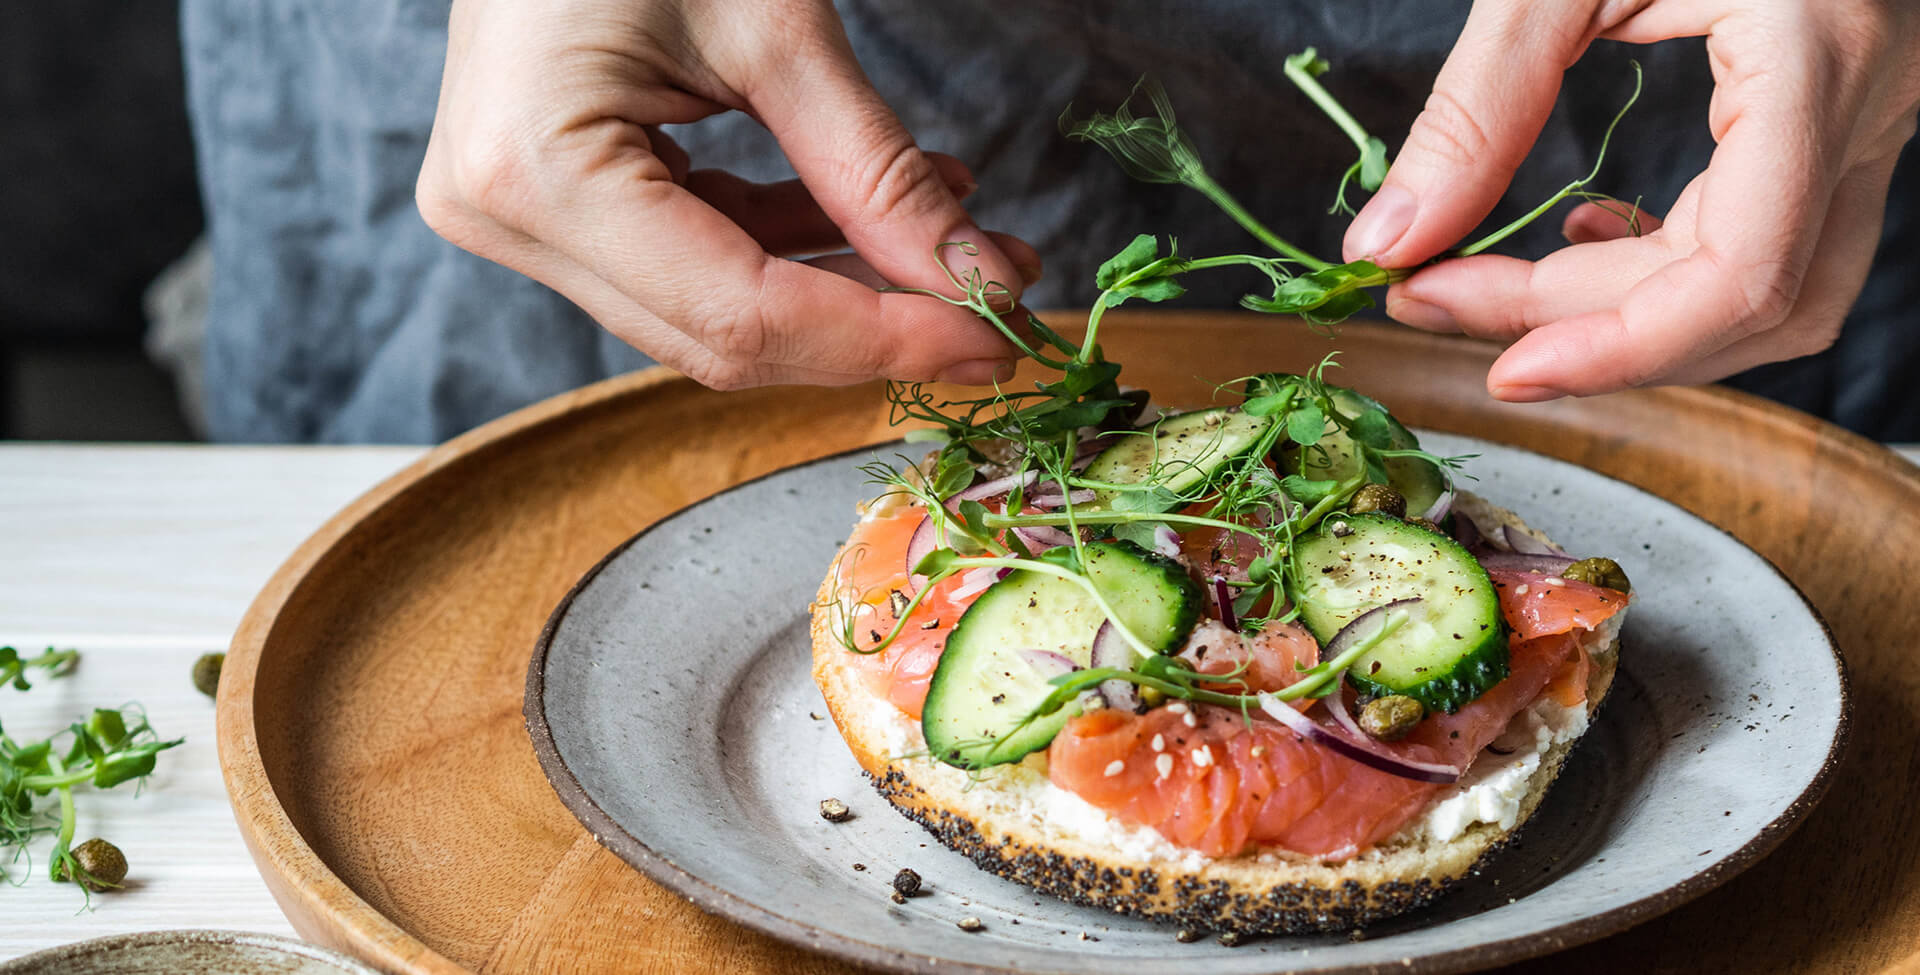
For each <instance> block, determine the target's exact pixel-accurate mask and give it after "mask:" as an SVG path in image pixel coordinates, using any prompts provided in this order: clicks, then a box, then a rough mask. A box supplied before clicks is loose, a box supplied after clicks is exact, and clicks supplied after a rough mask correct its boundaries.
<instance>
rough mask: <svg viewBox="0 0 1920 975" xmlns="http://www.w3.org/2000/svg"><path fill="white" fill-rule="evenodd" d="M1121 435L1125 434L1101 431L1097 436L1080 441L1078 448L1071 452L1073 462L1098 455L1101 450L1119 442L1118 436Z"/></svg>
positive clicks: (1086, 459) (1079, 461)
mask: <svg viewBox="0 0 1920 975" xmlns="http://www.w3.org/2000/svg"><path fill="white" fill-rule="evenodd" d="M1123 436H1126V434H1122V433H1103V434H1101V435H1099V436H1097V437H1093V438H1091V439H1088V440H1082V441H1080V446H1079V448H1078V449H1077V450H1075V451H1074V453H1073V462H1074V463H1076V464H1079V463H1083V462H1085V461H1090V460H1092V459H1094V458H1095V457H1098V456H1100V454H1101V452H1102V451H1104V450H1106V449H1107V448H1108V447H1111V446H1113V445H1114V444H1116V443H1119V442H1120V438H1121V437H1123Z"/></svg>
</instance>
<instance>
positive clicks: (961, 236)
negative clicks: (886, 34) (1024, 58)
mask: <svg viewBox="0 0 1920 975" xmlns="http://www.w3.org/2000/svg"><path fill="white" fill-rule="evenodd" d="M816 26H817V29H818V36H817V38H816V39H815V41H814V42H813V43H796V44H793V45H790V46H788V47H785V48H783V49H781V51H780V52H779V53H778V55H777V56H775V57H772V58H767V59H763V61H766V62H771V63H762V64H758V65H754V66H752V70H750V71H748V72H747V73H746V76H747V77H748V78H749V79H750V80H749V81H748V83H746V84H744V85H742V86H741V87H742V93H743V94H745V95H746V96H747V98H748V100H749V101H751V102H752V103H753V105H754V108H755V110H756V111H757V112H758V114H759V115H760V117H761V119H762V120H763V121H764V122H765V123H766V126H767V128H768V129H769V130H770V131H772V133H773V134H774V136H775V137H776V138H778V139H779V140H780V146H781V148H782V150H784V151H785V152H786V154H787V158H788V159H789V160H790V161H791V162H792V163H793V167H794V170H795V171H796V172H798V173H799V174H800V178H801V179H802V180H804V181H805V182H806V184H807V187H808V188H809V189H810V190H812V191H813V196H814V199H816V200H817V201H819V204H820V206H821V208H822V209H823V210H824V211H825V212H826V214H827V215H828V216H829V217H830V218H832V220H833V222H834V223H835V224H837V225H838V226H839V227H840V228H841V230H842V231H844V232H845V234H846V239H847V242H848V243H850V244H852V245H853V248H854V250H856V251H858V252H859V253H860V256H862V257H864V258H866V260H867V263H869V264H871V265H872V266H873V267H874V269H875V270H877V271H879V272H880V273H881V274H882V275H884V276H885V277H886V278H887V280H889V281H894V282H897V283H899V284H901V285H904V286H910V287H918V288H928V289H934V290H940V291H943V292H949V293H950V292H952V291H953V290H954V289H953V285H952V283H951V282H949V281H948V280H947V279H946V275H945V274H944V273H942V271H941V270H940V265H939V263H938V261H939V260H941V259H944V260H945V261H946V262H947V264H948V265H949V266H950V267H951V268H952V269H953V270H954V271H955V272H956V273H957V274H959V275H960V276H961V278H962V280H965V279H966V277H967V275H968V274H969V273H970V272H972V271H974V270H978V271H979V273H980V276H981V279H982V281H983V282H997V283H999V284H1001V285H1003V286H1005V287H1006V288H1007V289H1008V291H1009V292H1010V294H1009V296H1008V299H1007V303H1008V304H1009V305H1011V304H1012V303H1013V302H1015V301H1017V300H1018V298H1019V293H1020V288H1021V285H1020V278H1021V275H1020V271H1019V269H1018V268H1016V267H1015V266H1014V264H1013V262H1012V261H1011V260H1010V259H1009V258H1008V257H1007V255H1006V254H1005V253H1004V252H1003V251H1001V249H1000V248H999V246H997V245H996V244H995V243H994V241H993V239H992V238H991V237H989V236H988V235H987V234H986V233H984V232H983V231H982V230H981V229H980V228H979V227H978V226H976V225H975V224H974V222H973V219H972V218H971V217H969V216H968V215H967V212H966V211H965V210H964V209H962V208H961V206H960V203H959V201H958V200H957V199H956V198H955V197H954V194H953V192H952V191H951V190H949V189H948V187H947V184H946V183H945V182H944V181H943V180H942V179H941V178H940V175H939V170H938V168H937V167H936V166H935V164H934V162H933V161H932V159H931V158H930V157H929V155H928V154H927V153H924V152H922V151H921V150H920V148H919V147H918V146H917V145H915V144H914V141H913V137H912V136H911V135H909V134H908V132H907V130H906V129H905V128H904V127H903V126H902V125H901V124H900V121H899V119H898V118H897V117H895V115H894V114H893V110H892V109H890V108H888V107H887V105H886V103H885V102H884V101H882V100H881V98H880V96H879V95H878V94H877V93H876V92H874V90H873V87H872V86H871V85H870V84H869V83H868V81H867V78H866V76H865V74H863V73H862V72H861V70H860V66H859V65H858V64H857V63H856V62H855V61H854V58H853V53H852V51H851V50H850V49H849V48H848V47H847V43H846V37H845V34H844V32H843V31H842V30H841V28H840V25H839V23H838V21H833V22H832V23H831V24H822V25H816ZM948 242H961V243H964V244H967V245H969V246H968V248H966V250H971V251H973V253H964V252H963V249H961V248H948V249H945V250H944V251H939V250H938V249H939V248H940V245H942V244H944V243H948Z"/></svg>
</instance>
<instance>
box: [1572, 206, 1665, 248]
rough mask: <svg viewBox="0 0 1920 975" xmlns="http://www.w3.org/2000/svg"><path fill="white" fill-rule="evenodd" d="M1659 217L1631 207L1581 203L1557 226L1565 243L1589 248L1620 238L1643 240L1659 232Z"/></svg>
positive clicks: (1636, 207) (1637, 207)
mask: <svg viewBox="0 0 1920 975" xmlns="http://www.w3.org/2000/svg"><path fill="white" fill-rule="evenodd" d="M1660 224H1661V220H1660V218H1659V217H1656V216H1654V215H1653V214H1651V213H1648V212H1647V211H1645V210H1642V209H1640V207H1639V206H1638V205H1637V204H1632V203H1618V202H1608V203H1582V204H1580V205H1579V206H1577V207H1574V208H1573V211H1572V212H1570V213H1568V214H1567V219H1566V220H1565V221H1563V222H1562V223H1561V224H1560V235H1561V236H1563V237H1565V238H1566V239H1567V240H1568V242H1570V243H1575V244H1591V243H1595V242H1598V241H1603V240H1619V239H1620V238H1622V237H1645V236H1646V235H1648V234H1650V233H1653V232H1654V231H1656V230H1659V229H1660Z"/></svg>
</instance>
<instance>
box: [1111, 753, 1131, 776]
mask: <svg viewBox="0 0 1920 975" xmlns="http://www.w3.org/2000/svg"><path fill="white" fill-rule="evenodd" d="M1126 770H1127V763H1125V762H1123V761H1121V760H1119V759H1117V758H1116V759H1114V760H1113V761H1111V762H1108V763H1107V778H1113V777H1114V776H1116V775H1119V774H1120V773H1122V772H1125V771H1126Z"/></svg>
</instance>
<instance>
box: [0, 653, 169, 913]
mask: <svg viewBox="0 0 1920 975" xmlns="http://www.w3.org/2000/svg"><path fill="white" fill-rule="evenodd" d="M78 656H79V655H78V653H76V652H75V651H72V650H64V651H54V650H52V649H51V648H49V649H48V650H47V652H46V653H44V654H41V655H40V656H38V657H35V658H30V659H27V660H21V659H20V658H19V655H18V654H17V653H15V652H14V651H13V648H11V647H0V676H5V675H7V674H8V673H9V671H8V669H7V667H8V664H9V661H11V662H12V663H13V665H14V669H13V670H12V671H11V673H12V675H13V678H12V683H13V685H14V686H15V687H16V688H19V689H22V690H25V689H26V687H27V685H26V684H25V683H24V682H23V681H22V680H20V679H19V674H18V670H19V667H20V666H40V667H43V668H47V669H49V670H51V671H52V672H53V673H54V674H55V676H58V675H60V674H64V673H66V672H68V671H70V670H71V669H72V665H73V662H74V660H75V659H76V658H77V657H78ZM42 661H53V663H44V662H42ZM63 736H71V739H72V740H71V741H69V742H67V743H66V746H65V747H64V748H61V747H59V745H60V739H61V738H62V737H63ZM184 740H185V739H181V738H175V739H172V740H161V738H160V736H159V735H158V734H157V733H155V732H154V730H153V726H152V725H150V724H148V723H147V718H146V715H145V714H143V713H142V712H140V711H139V710H138V709H137V708H133V707H128V708H120V709H109V708H98V709H95V710H94V711H93V713H92V714H90V715H88V716H87V717H86V719H85V720H82V721H76V722H74V723H73V724H72V725H70V726H68V727H67V728H66V729H65V730H63V731H60V732H58V733H56V734H53V735H50V736H48V737H46V738H44V739H41V740H39V741H29V742H18V741H15V740H14V739H13V738H11V737H9V736H8V735H7V734H6V732H5V730H4V729H0V848H10V849H11V850H12V855H11V858H10V862H18V861H19V860H20V858H21V857H23V856H25V855H26V850H27V844H28V843H30V842H32V841H33V840H34V839H35V838H37V837H39V836H43V835H46V834H48V833H51V834H53V836H54V841H53V852H52V855H51V858H50V861H49V863H48V870H47V872H48V875H49V876H50V877H51V878H52V879H53V880H56V881H73V882H76V883H78V884H80V885H81V888H82V889H83V890H84V891H87V892H88V896H89V899H90V898H91V893H92V892H93V891H100V890H107V889H112V888H117V887H119V886H120V885H121V882H122V881H124V880H125V879H126V873H127V861H126V857H125V856H124V855H122V854H121V852H120V850H119V849H118V848H116V847H114V845H113V844H111V843H108V842H107V841H106V840H103V839H97V838H96V839H91V840H88V841H87V842H85V843H83V844H80V845H79V846H77V847H76V846H74V843H73V835H74V829H75V827H76V826H77V824H78V819H77V817H76V815H75V811H74V799H73V790H74V789H76V788H79V787H82V786H87V785H91V786H93V787H94V788H96V789H110V788H113V787H115V786H118V785H123V784H125V783H128V782H133V783H136V784H137V783H139V782H141V781H142V780H144V779H145V778H146V777H147V776H148V775H151V774H152V773H153V770H154V767H155V764H156V762H157V756H158V755H159V754H160V753H161V752H163V751H166V750H167V749H169V748H173V747H176V746H178V745H180V744H181V743H182V742H183V741H184ZM48 797H53V798H54V799H55V807H56V809H55V811H54V812H53V813H51V814H49V813H48V812H47V811H46V810H44V809H42V808H40V807H39V802H40V800H43V799H46V798H48Z"/></svg>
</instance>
